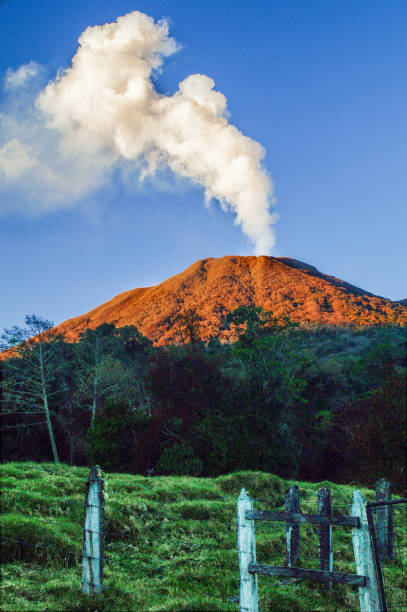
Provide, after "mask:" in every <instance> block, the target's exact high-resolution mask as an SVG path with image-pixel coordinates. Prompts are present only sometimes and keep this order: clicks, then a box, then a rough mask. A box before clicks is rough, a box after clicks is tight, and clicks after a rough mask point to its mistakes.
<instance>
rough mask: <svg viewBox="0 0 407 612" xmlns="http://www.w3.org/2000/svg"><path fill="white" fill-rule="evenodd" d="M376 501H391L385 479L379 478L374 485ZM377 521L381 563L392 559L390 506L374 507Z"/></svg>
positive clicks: (388, 486) (391, 510)
mask: <svg viewBox="0 0 407 612" xmlns="http://www.w3.org/2000/svg"><path fill="white" fill-rule="evenodd" d="M375 489H376V501H377V502H385V501H391V489H390V483H389V482H388V481H387V480H386V479H385V478H379V480H378V481H377V482H376V485H375ZM375 512H376V521H377V523H376V524H377V547H378V549H379V550H378V553H379V558H380V559H381V560H382V561H391V559H394V548H393V539H394V526H393V507H392V506H391V504H389V505H384V506H377V507H376V510H375Z"/></svg>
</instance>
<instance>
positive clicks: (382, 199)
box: [0, 0, 407, 327]
mask: <svg viewBox="0 0 407 612" xmlns="http://www.w3.org/2000/svg"><path fill="white" fill-rule="evenodd" d="M134 10H138V11H141V12H144V13H147V14H148V15H150V16H151V17H153V18H154V20H158V19H161V18H163V17H164V18H167V19H168V22H169V26H170V35H171V36H173V37H174V38H175V39H176V41H177V42H178V43H179V44H180V45H181V47H182V48H181V49H180V50H179V51H178V52H177V53H175V54H174V55H171V56H170V57H169V58H168V59H167V60H166V61H165V62H164V65H163V69H162V72H161V74H160V75H159V76H158V77H157V79H156V87H157V89H158V90H159V91H160V92H163V93H165V94H167V95H170V94H172V93H174V92H175V91H176V90H177V88H178V84H179V82H181V81H182V80H183V79H185V78H186V77H188V76H189V75H191V74H196V73H201V74H204V75H207V76H209V77H210V78H212V79H213V80H214V81H215V89H216V90H217V91H220V92H222V93H223V94H224V95H225V96H226V98H227V105H228V110H229V112H230V119H229V121H230V122H231V123H232V124H234V125H235V126H236V127H237V128H238V129H239V130H240V131H241V132H242V133H243V134H244V135H245V136H248V137H250V138H252V139H254V140H255V141H257V142H259V143H260V144H261V145H262V146H263V147H264V148H265V149H266V156H265V160H264V162H263V166H264V169H265V171H266V172H267V173H269V175H270V177H271V179H272V181H273V183H274V190H275V195H276V196H277V200H278V201H277V205H276V206H275V207H273V212H274V211H275V212H277V213H278V214H279V216H280V218H279V221H278V222H277V223H276V226H275V228H276V234H277V242H276V246H275V248H274V251H273V254H274V255H276V256H285V257H294V258H297V259H300V260H302V261H305V262H307V263H310V264H313V265H315V266H316V267H318V268H319V269H320V270H321V271H323V272H325V273H328V274H332V275H335V276H338V277H340V278H342V279H344V280H346V281H348V282H351V283H353V284H355V285H358V286H360V287H363V288H364V289H366V290H368V291H371V292H373V293H377V294H379V295H383V296H385V297H389V298H391V299H402V298H405V297H407V287H406V274H405V261H406V260H407V246H406V244H407V241H406V239H405V234H406V221H407V212H406V202H407V172H406V162H407V149H406V142H407V123H406V107H407V104H406V102H407V100H406V97H407V85H406V70H405V66H406V59H407V53H406V52H407V37H406V36H405V32H406V27H407V3H406V2H404V0H400V1H396V0H386V1H383V2H379V1H375V0H369V1H367V0H366V1H362V0H360V1H357V2H354V1H353V0H352V1H346V0H342V1H339V0H338V1H335V0H331V1H329V2H326V1H325V0H321V1H312V0H307V2H303V1H302V0H301V1H295V0H291V1H286V0H284V1H283V0H281V1H272V0H269V1H264V2H263V1H258V0H257V1H256V2H249V1H247V0H244V1H239V0H233V1H232V0H228V1H222V0H220V1H217V2H216V3H215V2H212V1H208V0H206V1H201V0H194V2H190V1H186V0H177V1H172V0H166V1H165V2H164V1H158V0H157V1H154V0H150V1H149V2H128V1H121V0H117V1H116V2H114V3H112V2H107V1H102V0H94V1H92V2H88V1H87V0H67V1H65V2H55V0H53V1H48V0H42V1H41V2H31V1H30V2H28V1H26V0H3V1H0V40H1V54H0V78H2V80H3V81H4V79H5V78H6V75H7V69H9V68H10V69H11V70H13V71H16V70H17V69H18V68H19V66H21V65H25V64H28V63H29V62H30V61H31V60H32V61H34V62H36V63H37V64H39V65H41V66H42V67H43V68H42V74H41V79H42V81H41V83H40V84H38V83H37V85H36V86H37V87H40V86H42V87H43V86H44V85H45V84H46V82H47V81H48V80H50V79H53V78H55V75H56V72H57V70H58V69H60V68H62V69H63V68H67V67H68V66H69V64H70V61H71V59H72V56H73V54H74V53H75V51H76V49H77V39H78V37H79V36H80V34H81V32H82V31H83V30H84V29H85V28H86V27H88V26H94V25H100V24H103V23H105V22H112V21H114V20H115V19H116V18H117V17H118V16H120V15H124V14H126V13H128V12H130V11H134ZM19 95H20V100H19V101H18V104H17V106H18V105H20V106H21V108H20V109H19V117H20V118H21V116H22V115H23V114H24V112H25V110H24V109H25V104H26V101H25V99H24V96H27V97H29V93H28V92H27V88H25V89H24V91H23V92H22V93H20V94H19ZM0 96H1V99H2V102H1V103H0V104H1V105H2V106H1V108H0V112H3V113H6V112H9V111H10V104H11V103H10V98H9V97H8V93H7V90H6V89H5V88H4V87H3V89H2V90H1V92H0ZM12 102H13V104H14V105H16V100H15V99H14V100H13V101H12ZM27 112H28V111H27ZM3 144H4V143H3V142H2V141H0V149H1V147H2V145H3ZM0 180H1V176H0ZM0 198H1V199H3V203H1V200H0V211H1V210H3V211H6V212H4V213H3V215H2V216H1V217H0V255H1V261H2V263H3V265H2V266H1V271H0V281H1V288H2V289H1V300H0V327H6V326H10V325H12V324H14V323H18V324H21V323H22V322H23V318H24V315H25V314H26V313H31V312H34V313H36V314H41V315H43V316H46V317H47V318H49V319H52V320H54V321H55V322H56V323H58V322H61V321H63V320H65V319H66V318H69V317H71V316H75V315H78V314H82V313H84V312H86V311H87V310H89V309H91V308H92V307H95V306H97V305H99V304H100V303H102V302H104V301H106V300H108V299H110V298H111V297H113V296H114V295H116V294H117V293H119V292H121V291H125V290H127V289H130V288H133V287H138V286H147V285H152V284H156V283H158V282H160V281H162V280H164V279H166V278H167V277H169V276H171V275H173V274H176V273H178V272H180V271H182V270H183V269H185V268H186V267H187V266H189V265H190V264H192V263H193V262H194V261H196V260H197V259H200V258H203V257H220V256H222V255H227V254H241V255H246V254H252V253H253V244H252V242H250V241H249V240H248V238H247V236H246V235H245V234H244V233H243V232H242V231H241V228H240V227H239V226H237V225H235V224H234V214H233V213H232V212H228V213H226V212H224V211H222V210H221V208H220V206H219V205H218V204H217V202H216V201H215V202H213V204H212V206H211V208H210V210H208V209H207V208H205V205H204V204H205V202H204V190H203V189H202V187H199V186H197V185H195V184H194V183H193V182H187V181H186V180H185V179H182V180H180V179H179V178H174V177H173V176H172V175H171V173H170V172H164V173H161V174H160V175H159V177H158V178H157V179H153V180H147V181H145V183H144V184H143V185H141V186H140V185H139V184H138V179H137V175H136V173H134V172H132V164H131V163H129V164H128V165H127V166H126V171H125V172H123V170H120V171H119V170H117V171H114V172H113V173H112V176H111V179H110V180H108V181H107V182H106V183H105V184H103V185H101V186H99V187H98V188H96V189H95V190H93V191H90V192H88V193H87V194H86V195H84V196H83V197H82V198H79V200H78V201H77V202H76V204H75V206H74V207H71V208H69V207H66V208H60V209H58V210H54V209H53V208H52V206H50V212H49V213H48V214H41V215H39V214H32V213H31V212H30V210H31V209H30V202H29V201H27V200H29V199H30V196H29V194H28V195H27V193H25V194H23V193H22V192H21V190H19V189H15V188H7V189H6V188H3V189H0ZM22 200H24V202H23V201H22Z"/></svg>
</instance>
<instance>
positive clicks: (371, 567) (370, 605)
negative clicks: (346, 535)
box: [351, 491, 383, 612]
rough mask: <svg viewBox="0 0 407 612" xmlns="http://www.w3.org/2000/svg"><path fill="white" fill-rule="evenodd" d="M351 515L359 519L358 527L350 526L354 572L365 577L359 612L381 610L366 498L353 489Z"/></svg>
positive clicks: (380, 611)
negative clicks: (354, 563) (354, 564)
mask: <svg viewBox="0 0 407 612" xmlns="http://www.w3.org/2000/svg"><path fill="white" fill-rule="evenodd" d="M351 515H352V516H356V517H358V518H359V521H360V527H353V528H352V542H353V550H354V553H355V562H356V572H357V574H360V575H362V576H366V578H367V580H366V584H365V585H364V586H359V602H360V610H361V612H382V610H383V606H382V601H381V597H380V591H379V586H378V581H377V575H376V567H375V561H374V556H373V548H372V542H371V539H370V533H369V525H368V522H367V516H366V500H365V498H364V497H363V495H362V493H361V492H360V491H355V492H354V494H353V499H352V507H351Z"/></svg>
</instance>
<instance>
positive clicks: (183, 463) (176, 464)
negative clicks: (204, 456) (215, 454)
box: [157, 444, 203, 476]
mask: <svg viewBox="0 0 407 612" xmlns="http://www.w3.org/2000/svg"><path fill="white" fill-rule="evenodd" d="M157 469H158V473H159V474H179V475H185V476H199V475H200V474H202V472H203V463H202V461H201V460H200V459H199V457H194V450H193V448H192V447H191V446H188V445H186V444H174V446H171V447H168V448H166V449H165V450H164V452H163V454H162V455H161V457H160V459H159V461H158V463H157Z"/></svg>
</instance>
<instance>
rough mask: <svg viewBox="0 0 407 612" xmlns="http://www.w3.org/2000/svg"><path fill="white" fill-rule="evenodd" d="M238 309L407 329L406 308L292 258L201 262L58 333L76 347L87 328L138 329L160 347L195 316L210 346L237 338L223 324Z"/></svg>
mask: <svg viewBox="0 0 407 612" xmlns="http://www.w3.org/2000/svg"><path fill="white" fill-rule="evenodd" d="M240 304H246V305H248V304H255V305H256V306H262V307H263V308H264V309H265V310H270V311H272V312H273V313H274V315H276V316H280V315H287V316H288V317H289V318H290V319H291V320H293V321H298V322H313V323H316V322H319V323H325V324H336V325H341V324H354V325H376V324H382V325H385V324H390V323H397V324H401V325H402V324H406V323H407V305H404V304H402V303H401V302H392V301H391V300H387V299H384V298H382V297H378V296H375V295H373V294H371V293H368V292H366V291H363V290H362V289H358V288H357V287H354V286H353V285H349V284H348V283H346V282H344V281H341V280H339V279H337V278H334V277H332V276H326V275H325V274H321V273H320V272H319V271H318V270H317V269H316V268H314V267H313V266H310V265H308V264H304V263H302V262H300V261H297V260H295V259H289V258H286V257H266V256H260V257H254V256H250V257H241V256H227V257H221V258H219V259H214V258H208V259H202V260H201V261H197V262H196V263H194V264H193V265H192V266H190V267H189V268H187V269H186V270H185V271H184V272H181V273H180V274H177V275H176V276H173V277H171V278H169V279H167V280H166V281H164V282H163V283H160V284H159V285H156V286H154V287H144V288H139V289H132V290H130V291H126V292H124V293H121V294H119V295H117V296H116V297H114V298H113V299H112V300H109V301H108V302H106V303H105V304H102V305H101V306H98V307H97V308H94V309H93V310H91V311H90V312H88V313H87V314H85V315H82V316H79V317H75V318H74V319H69V320H67V321H65V322H64V323H61V325H59V326H58V327H57V330H58V331H59V332H60V333H61V334H63V335H64V336H65V338H66V339H67V340H70V341H72V340H76V339H77V338H78V336H79V334H80V333H81V332H82V331H83V330H84V329H86V328H87V327H90V328H95V327H97V326H99V325H101V324H102V323H114V324H115V325H116V326H117V327H122V326H125V325H134V326H135V327H137V329H139V330H140V331H141V332H142V333H143V334H144V335H145V336H147V337H148V338H150V339H151V340H152V341H153V342H154V343H155V344H166V343H170V342H173V341H177V340H179V337H178V332H177V331H176V329H175V327H174V319H175V317H176V316H177V315H178V314H179V313H180V312H183V311H186V310H188V309H191V308H194V309H195V310H196V312H197V313H198V314H199V315H200V317H201V318H202V323H201V329H200V335H201V338H202V339H204V340H207V339H209V338H210V337H212V336H219V337H220V338H221V339H224V340H226V339H227V338H228V336H230V334H231V332H230V331H228V330H225V329H224V328H223V325H222V320H223V317H224V315H225V314H226V313H228V312H229V311H231V310H233V309H235V308H236V307H237V306H239V305H240Z"/></svg>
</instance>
